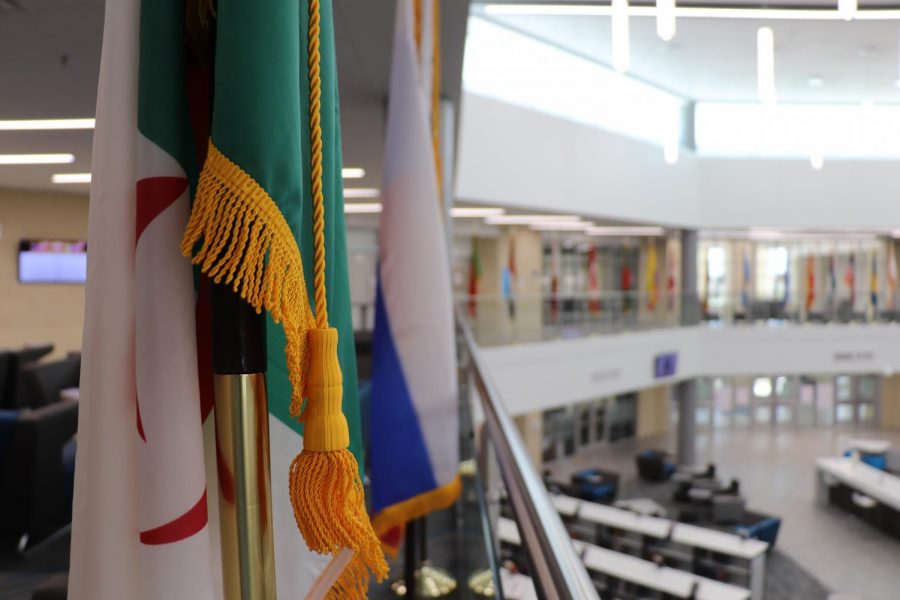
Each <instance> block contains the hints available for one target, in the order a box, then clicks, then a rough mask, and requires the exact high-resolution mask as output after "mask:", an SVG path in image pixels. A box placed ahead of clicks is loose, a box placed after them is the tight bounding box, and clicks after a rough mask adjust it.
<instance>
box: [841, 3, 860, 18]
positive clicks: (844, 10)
mask: <svg viewBox="0 0 900 600" xmlns="http://www.w3.org/2000/svg"><path fill="white" fill-rule="evenodd" d="M857 8H859V7H858V6H857V1H856V0H838V3H837V10H838V14H840V15H841V18H842V19H844V20H845V21H852V20H853V18H854V17H855V16H856V11H857Z"/></svg>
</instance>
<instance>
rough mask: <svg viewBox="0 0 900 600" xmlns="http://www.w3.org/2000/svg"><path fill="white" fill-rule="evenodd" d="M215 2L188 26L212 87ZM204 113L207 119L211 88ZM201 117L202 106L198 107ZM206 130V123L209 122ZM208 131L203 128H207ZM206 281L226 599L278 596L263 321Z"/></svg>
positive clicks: (194, 0)
mask: <svg viewBox="0 0 900 600" xmlns="http://www.w3.org/2000/svg"><path fill="white" fill-rule="evenodd" d="M213 6H214V2H210V1H209V0H188V3H187V7H186V8H187V10H186V19H187V22H186V30H187V32H188V39H189V43H190V46H191V49H192V56H191V57H189V60H191V59H192V60H194V61H199V63H200V65H201V67H202V68H201V69H200V70H202V71H204V72H205V73H206V75H205V77H208V89H209V90H212V89H214V85H213V83H214V81H213V74H214V72H215V37H216V36H215V32H216V18H215V11H214V10H211V7H213ZM209 98H210V99H209V105H208V106H207V107H200V110H199V113H201V114H202V113H203V112H205V111H204V108H206V109H208V113H207V114H206V115H205V117H203V118H204V120H208V122H207V123H206V124H207V125H208V124H209V122H211V120H212V113H213V107H212V102H213V94H210V96H209ZM194 116H195V117H200V114H195V115H194ZM206 131H207V132H208V131H209V128H208V127H206ZM207 135H208V134H207ZM208 284H209V285H210V287H211V298H210V303H211V317H212V319H211V320H212V363H213V364H212V370H213V383H214V392H215V419H216V461H217V465H216V467H217V468H216V471H217V473H218V480H219V490H218V492H219V493H218V496H219V543H220V546H221V551H222V584H223V592H224V597H225V600H275V545H274V538H273V531H272V486H271V472H270V467H269V465H270V460H269V410H268V404H267V400H266V380H265V373H266V321H265V315H264V314H257V312H256V311H255V310H254V309H253V307H251V306H250V305H249V304H248V303H247V302H246V301H244V300H243V299H242V298H241V297H240V296H239V295H238V294H237V293H236V292H235V291H234V290H233V289H232V288H231V287H229V286H226V285H220V284H215V283H212V282H208Z"/></svg>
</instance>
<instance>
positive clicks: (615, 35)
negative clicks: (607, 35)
mask: <svg viewBox="0 0 900 600" xmlns="http://www.w3.org/2000/svg"><path fill="white" fill-rule="evenodd" d="M612 11H613V12H612V64H613V69H615V70H616V72H618V73H625V72H627V71H628V68H629V67H630V66H631V40H630V39H629V37H630V32H629V25H628V0H612Z"/></svg>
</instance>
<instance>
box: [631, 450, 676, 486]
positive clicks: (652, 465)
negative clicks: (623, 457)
mask: <svg viewBox="0 0 900 600" xmlns="http://www.w3.org/2000/svg"><path fill="white" fill-rule="evenodd" d="M668 459H669V453H668V452H666V451H665V450H644V451H643V452H641V453H639V454H638V455H637V456H635V457H634V460H635V462H636V463H637V471H638V477H640V478H641V479H645V480H647V481H667V480H668V479H669V478H670V477H671V476H672V474H673V473H675V464H674V463H672V462H670V461H669V460H668Z"/></svg>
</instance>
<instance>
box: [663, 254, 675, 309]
mask: <svg viewBox="0 0 900 600" xmlns="http://www.w3.org/2000/svg"><path fill="white" fill-rule="evenodd" d="M675 288H676V285H675V252H674V250H673V246H672V244H671V243H668V244H667V246H666V308H667V309H668V310H669V312H671V311H673V310H675V295H676V293H677V292H676V289H675Z"/></svg>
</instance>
